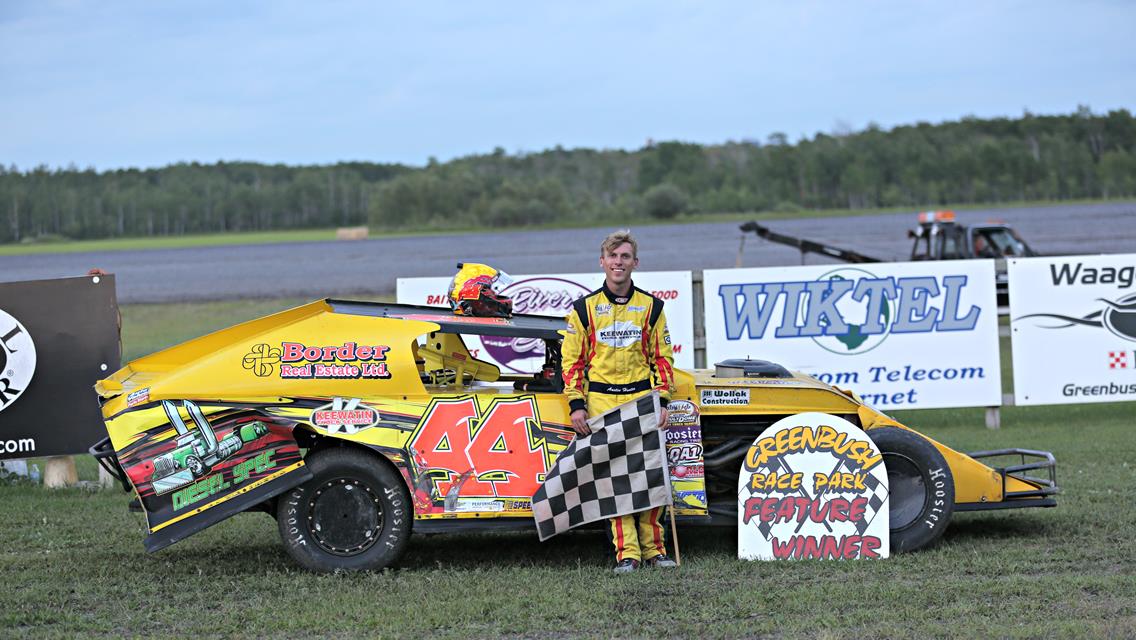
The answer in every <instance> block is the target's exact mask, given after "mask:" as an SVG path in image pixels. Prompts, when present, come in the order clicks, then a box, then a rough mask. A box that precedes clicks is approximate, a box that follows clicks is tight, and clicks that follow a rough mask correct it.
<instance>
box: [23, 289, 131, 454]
mask: <svg viewBox="0 0 1136 640" xmlns="http://www.w3.org/2000/svg"><path fill="white" fill-rule="evenodd" d="M118 335H119V333H118V302H117V300H116V298H115V292H114V276H110V275H99V276H84V277H80V278H61V279H58V280H33V281H28V282H5V283H0V460H4V459H9V458H36V457H42V456H58V455H69V454H75V453H86V452H87V447H89V446H91V445H92V444H94V443H95V442H96V441H97V440H99V439H101V438H103V437H105V436H106V426H105V424H104V423H103V419H102V413H101V412H100V411H99V402H98V396H97V395H96V394H95V390H94V384H95V382H96V381H98V380H100V379H102V378H105V377H107V376H109V375H110V374H112V373H114V372H115V371H117V370H118V368H119V358H120V357H121V355H122V354H121V352H120V345H119V338H118Z"/></svg>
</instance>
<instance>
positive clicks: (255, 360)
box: [241, 342, 280, 378]
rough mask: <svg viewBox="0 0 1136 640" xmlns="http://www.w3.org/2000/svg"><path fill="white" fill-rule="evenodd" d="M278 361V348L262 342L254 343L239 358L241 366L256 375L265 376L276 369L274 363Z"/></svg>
mask: <svg viewBox="0 0 1136 640" xmlns="http://www.w3.org/2000/svg"><path fill="white" fill-rule="evenodd" d="M278 362H280V350H279V349H274V348H273V347H270V346H269V345H267V344H265V343H263V342H262V343H260V344H254V345H253V346H252V348H250V349H249V352H248V353H246V354H245V357H244V358H242V359H241V366H242V367H244V368H245V369H248V370H249V371H252V372H253V373H254V374H256V375H257V377H260V378H267V377H268V376H270V375H272V372H273V371H275V370H276V368H275V365H276V363H278Z"/></svg>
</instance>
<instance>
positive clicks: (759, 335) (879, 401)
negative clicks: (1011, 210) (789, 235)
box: [703, 260, 1002, 411]
mask: <svg viewBox="0 0 1136 640" xmlns="http://www.w3.org/2000/svg"><path fill="white" fill-rule="evenodd" d="M703 275H704V278H703V282H704V283H705V292H706V294H705V301H706V359H707V362H717V361H719V360H723V359H725V358H738V357H744V356H751V357H754V358H761V359H764V360H772V361H774V362H778V363H780V364H782V365H784V366H786V367H788V368H789V369H794V370H798V371H803V372H805V373H808V374H810V375H813V376H815V377H816V378H818V379H819V380H821V381H822V382H826V383H828V384H832V385H835V386H837V387H842V388H845V389H851V390H852V391H855V392H856V393H858V394H859V395H860V396H861V397H862V398H863V399H864V401H865V402H866V403H867V404H869V405H871V406H874V407H877V408H880V409H882V410H885V411H887V410H894V409H916V408H918V409H925V408H941V407H982V406H986V407H991V406H998V405H1000V404H1001V403H1002V380H1001V369H1000V367H999V359H998V318H997V303H996V300H995V292H994V262H993V261H992V260H953V261H943V262H934V263H931V262H923V263H920V262H905V263H902V264H894V263H880V264H865V265H855V266H841V265H818V266H804V267H778V268H761V269H715V270H707V271H705V272H704V274H703ZM709 400H711V401H712V402H713V403H716V404H729V403H731V399H730V398H728V397H721V398H717V397H715V398H709ZM706 401H707V398H703V404H705V403H706Z"/></svg>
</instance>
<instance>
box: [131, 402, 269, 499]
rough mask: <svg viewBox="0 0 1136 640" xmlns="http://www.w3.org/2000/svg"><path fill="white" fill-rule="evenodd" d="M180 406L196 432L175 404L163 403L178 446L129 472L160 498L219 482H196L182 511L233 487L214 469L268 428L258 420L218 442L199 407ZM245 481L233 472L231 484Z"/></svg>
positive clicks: (141, 463) (185, 496) (187, 495)
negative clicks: (166, 494) (206, 478)
mask: <svg viewBox="0 0 1136 640" xmlns="http://www.w3.org/2000/svg"><path fill="white" fill-rule="evenodd" d="M181 404H182V408H184V410H185V412H186V413H187V414H188V415H189V416H190V419H191V421H192V422H193V424H194V425H196V427H197V428H196V429H194V430H190V427H189V425H187V424H186V421H185V419H184V418H183V417H182V415H181V409H179V407H178V406H177V405H176V404H175V403H173V402H170V401H168V400H163V401H162V408H163V409H164V410H165V412H166V416H167V417H168V418H169V420H170V426H172V427H173V428H174V430H175V431H176V432H177V445H176V446H175V447H174V449H173V450H171V451H167V452H166V453H163V454H162V455H159V456H157V457H155V458H151V459H148V460H143V461H142V462H140V463H138V464H136V465H134V466H132V467H130V468H129V469H127V470H126V474H127V476H129V477H130V480H131V482H133V483H134V486H135V487H136V488H137V487H138V486H139V485H140V484H143V483H146V482H149V483H150V484H151V487H152V488H153V489H154V493H155V494H157V495H162V494H164V493H169V492H170V491H174V490H176V489H181V488H182V487H185V486H186V485H189V484H191V483H195V482H196V481H197V480H198V479H200V478H205V477H206V476H213V477H215V478H217V479H216V480H208V482H196V484H195V487H196V488H194V489H192V490H189V493H183V494H182V495H181V496H180V497H178V498H176V499H175V502H174V504H175V507H174V508H175V509H178V508H181V507H178V506H177V505H178V504H179V503H180V504H181V505H182V506H188V505H189V504H193V503H195V502H198V501H199V500H201V499H204V498H207V497H209V496H211V495H213V494H214V493H217V492H218V491H221V490H223V489H225V488H227V487H228V486H230V483H229V482H225V481H224V478H223V476H224V474H223V473H217V474H214V473H213V468H214V467H215V466H217V465H219V464H220V463H222V462H224V461H225V460H228V459H229V458H232V457H233V456H234V455H236V454H237V453H238V452H239V451H240V450H241V449H243V448H244V446H245V445H246V444H247V443H249V442H252V441H254V440H257V439H259V438H261V437H263V436H265V435H267V434H268V425H266V424H265V423H263V422H261V421H259V420H257V421H253V422H246V423H244V424H240V425H238V426H236V427H235V428H234V429H233V430H232V431H230V432H229V433H228V435H226V436H225V437H223V438H220V439H218V437H217V433H216V432H215V431H214V428H213V425H212V424H210V422H209V420H208V419H206V417H205V414H204V413H203V412H202V411H201V408H200V407H198V406H197V404H195V403H193V402H191V401H189V400H185V401H183V402H182V403H181ZM254 466H255V465H254ZM243 480H244V478H243V477H241V475H240V474H239V473H237V471H236V470H234V472H233V478H232V482H233V483H234V484H236V483H240V482H242V481H243ZM198 485H200V486H198Z"/></svg>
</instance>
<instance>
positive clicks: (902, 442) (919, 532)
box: [867, 427, 955, 553]
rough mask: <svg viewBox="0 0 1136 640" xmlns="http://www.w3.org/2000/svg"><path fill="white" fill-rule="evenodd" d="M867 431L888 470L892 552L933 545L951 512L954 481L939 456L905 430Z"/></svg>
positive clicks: (953, 500)
mask: <svg viewBox="0 0 1136 640" xmlns="http://www.w3.org/2000/svg"><path fill="white" fill-rule="evenodd" d="M867 433H868V437H870V438H871V439H872V441H873V442H875V443H876V446H878V447H879V448H880V453H881V454H882V455H883V458H884V465H885V467H886V468H887V474H888V492H889V495H890V498H889V503H890V504H889V507H890V510H889V529H890V532H889V536H890V537H891V550H892V552H894V553H902V552H904V551H915V550H918V549H922V548H925V547H928V546H930V545H932V544H934V543H935V542H936V541H937V540H938V539H939V538H940V537H942V535H943V532H944V531H946V529H947V525H948V524H949V523H950V521H951V515H953V514H954V510H955V481H954V477H953V476H952V474H951V468H950V467H949V466H948V465H947V461H946V459H944V458H943V454H941V453H939V450H938V449H936V448H935V445H933V444H931V443H930V442H928V441H927V440H926V439H925V438H922V437H920V436H919V435H918V434H916V433H913V432H911V431H908V430H907V429H900V428H898V427H881V428H879V429H872V430H870V431H868V432H867Z"/></svg>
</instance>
